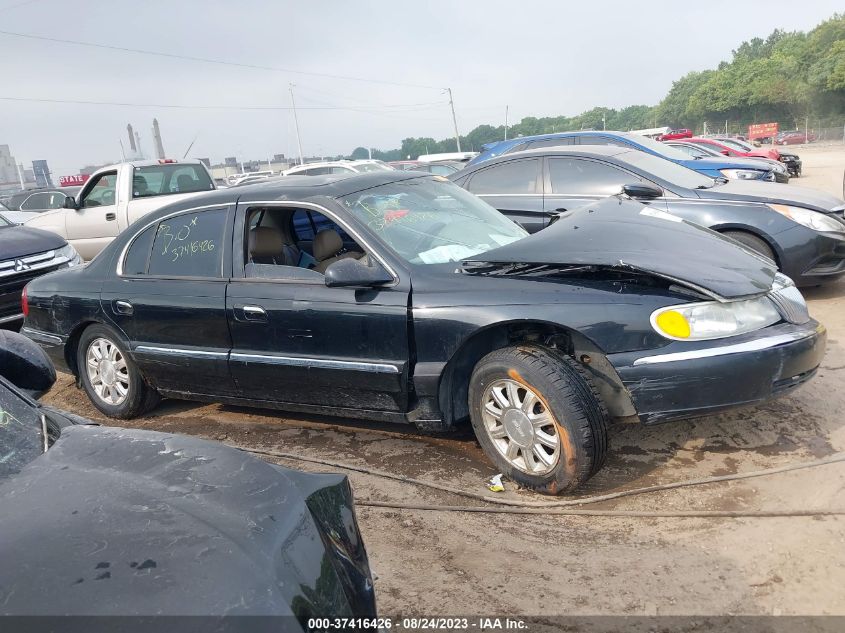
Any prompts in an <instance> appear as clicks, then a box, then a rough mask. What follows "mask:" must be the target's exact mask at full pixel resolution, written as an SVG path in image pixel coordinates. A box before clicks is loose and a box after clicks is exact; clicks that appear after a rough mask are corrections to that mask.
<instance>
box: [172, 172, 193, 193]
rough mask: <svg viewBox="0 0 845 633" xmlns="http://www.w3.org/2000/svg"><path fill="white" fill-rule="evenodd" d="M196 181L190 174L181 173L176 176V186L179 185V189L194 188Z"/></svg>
mask: <svg viewBox="0 0 845 633" xmlns="http://www.w3.org/2000/svg"><path fill="white" fill-rule="evenodd" d="M194 182H195V181H194V179H193V178H191V177H190V176H189V175H188V174H179V175H178V176H176V186H177V187H179V191H186V190H188V189H192V188H193V187H194Z"/></svg>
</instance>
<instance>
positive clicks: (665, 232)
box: [466, 196, 777, 299]
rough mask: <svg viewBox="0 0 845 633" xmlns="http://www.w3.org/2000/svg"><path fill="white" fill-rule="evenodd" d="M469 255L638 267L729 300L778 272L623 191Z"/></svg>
mask: <svg viewBox="0 0 845 633" xmlns="http://www.w3.org/2000/svg"><path fill="white" fill-rule="evenodd" d="M466 261H467V262H488V263H526V264H559V265H592V266H601V267H609V268H619V269H622V270H625V269H627V270H637V271H640V272H645V273H650V274H654V275H657V276H659V277H663V278H665V279H669V280H672V281H675V282H679V283H682V284H685V285H687V286H689V287H691V288H694V289H697V290H699V291H703V292H705V293H706V294H708V295H710V296H714V297H717V298H723V299H732V298H735V297H742V296H747V295H754V294H759V293H761V292H767V291H768V290H770V289H771V287H772V282H773V280H774V277H775V273H776V272H777V267H776V266H775V263H774V262H772V261H771V260H769V259H766V258H765V257H761V256H760V255H757V254H756V253H753V252H751V251H749V250H746V249H745V248H742V247H740V246H738V244H737V243H736V242H734V241H733V240H731V239H728V238H726V237H723V236H721V235H719V234H718V233H716V232H714V231H711V230H710V229H707V228H704V227H702V226H699V225H697V224H693V223H692V222H687V221H686V220H682V219H681V218H679V217H677V216H674V215H670V214H668V213H666V212H663V211H660V210H658V209H657V208H655V207H654V206H648V205H644V204H642V203H640V202H637V201H635V200H631V199H629V198H626V197H622V196H615V197H610V198H605V199H604V200H601V201H599V202H597V203H596V204H593V205H590V206H587V207H582V208H580V209H576V210H574V211H568V212H566V213H562V214H561V215H560V216H559V219H558V220H557V221H556V222H555V223H554V224H552V225H551V226H549V227H548V228H546V229H543V230H542V231H540V232H539V233H534V234H533V235H529V236H528V237H526V238H524V239H521V240H519V241H517V242H513V243H511V244H508V245H507V246H503V247H501V248H496V249H494V250H492V251H488V252H486V253H481V254H479V255H476V256H475V257H472V258H469V259H467V260H466Z"/></svg>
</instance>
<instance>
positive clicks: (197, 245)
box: [158, 216, 215, 262]
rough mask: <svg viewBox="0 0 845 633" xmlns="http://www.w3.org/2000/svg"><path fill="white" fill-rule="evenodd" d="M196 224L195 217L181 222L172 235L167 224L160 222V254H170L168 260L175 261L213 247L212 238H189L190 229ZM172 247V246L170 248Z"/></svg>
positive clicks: (206, 251)
mask: <svg viewBox="0 0 845 633" xmlns="http://www.w3.org/2000/svg"><path fill="white" fill-rule="evenodd" d="M196 226H197V217H196V216H194V218H193V219H192V220H191V221H190V222H188V223H186V224H183V225H182V226H181V227H180V228H179V230H178V231H177V232H176V234H175V235H174V233H173V231H172V228H171V226H170V225H169V224H162V225H161V226H159V227H158V232H159V235H161V237H162V240H163V242H164V247H163V248H162V251H161V254H162V255H168V254H170V255H171V256H172V259H171V260H170V261H172V262H175V261H179V260H180V259H183V258H186V257H191V256H193V255H196V254H197V253H208V252H210V251H213V250H214V248H215V244H214V240H189V239H188V238H190V237H191V229H192V228H194V227H196ZM171 247H172V248H171Z"/></svg>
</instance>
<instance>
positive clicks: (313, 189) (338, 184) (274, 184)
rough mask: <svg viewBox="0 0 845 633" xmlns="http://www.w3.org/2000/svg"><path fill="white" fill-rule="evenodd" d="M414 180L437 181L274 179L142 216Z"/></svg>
mask: <svg viewBox="0 0 845 633" xmlns="http://www.w3.org/2000/svg"><path fill="white" fill-rule="evenodd" d="M415 178H439V177H438V176H433V175H432V174H428V173H425V172H415V171H398V170H390V171H387V170H385V171H373V172H367V173H363V174H355V173H351V172H350V173H349V174H327V175H321V176H275V177H270V178H267V179H265V180H262V181H258V182H255V183H249V184H246V185H239V186H237V187H229V188H227V189H217V190H215V191H209V192H206V193H203V194H200V195H197V196H193V197H191V198H189V199H187V200H182V201H178V202H174V203H173V204H170V205H167V206H166V207H163V208H161V209H159V210H158V211H155V212H153V213H151V214H149V215H147V216H144V217H145V220H147V221H155V220H156V218H158V217H161V216H164V215H168V214H170V213H174V212H178V211H181V210H189V209H192V208H196V207H199V206H203V207H207V206H214V205H217V204H220V205H230V204H235V203H238V204H252V203H258V202H281V201H304V200H307V199H308V198H313V197H315V196H326V197H329V198H339V197H341V196H346V195H349V194H351V193H355V192H357V191H363V190H365V189H371V188H373V187H378V186H381V185H387V184H390V183H393V182H400V181H404V180H412V179H415Z"/></svg>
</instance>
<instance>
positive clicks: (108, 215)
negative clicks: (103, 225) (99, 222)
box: [106, 213, 117, 222]
mask: <svg viewBox="0 0 845 633" xmlns="http://www.w3.org/2000/svg"><path fill="white" fill-rule="evenodd" d="M106 220H107V221H109V222H110V221H112V220H117V214H116V213H106Z"/></svg>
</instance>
